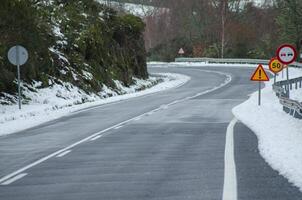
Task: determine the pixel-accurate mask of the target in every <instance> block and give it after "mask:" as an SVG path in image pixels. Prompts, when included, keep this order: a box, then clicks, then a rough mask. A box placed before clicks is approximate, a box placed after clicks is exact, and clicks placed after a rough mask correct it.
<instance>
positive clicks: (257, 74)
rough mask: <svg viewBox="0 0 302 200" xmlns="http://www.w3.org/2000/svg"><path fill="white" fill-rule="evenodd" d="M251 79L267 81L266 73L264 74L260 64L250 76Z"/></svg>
mask: <svg viewBox="0 0 302 200" xmlns="http://www.w3.org/2000/svg"><path fill="white" fill-rule="evenodd" d="M251 81H269V78H268V75H267V74H266V72H265V70H264V69H263V67H262V65H258V67H257V69H256V71H255V72H254V74H253V75H252V77H251Z"/></svg>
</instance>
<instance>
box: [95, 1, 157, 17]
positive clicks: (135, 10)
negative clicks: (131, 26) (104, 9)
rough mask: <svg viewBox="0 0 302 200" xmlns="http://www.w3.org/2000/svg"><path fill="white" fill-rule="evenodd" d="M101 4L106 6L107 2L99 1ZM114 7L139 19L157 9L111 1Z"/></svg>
mask: <svg viewBox="0 0 302 200" xmlns="http://www.w3.org/2000/svg"><path fill="white" fill-rule="evenodd" d="M97 1H98V2H99V3H101V4H106V0H97ZM110 3H111V5H112V6H114V7H121V8H122V9H124V10H125V11H126V12H128V13H131V14H133V15H136V16H138V17H144V16H148V15H150V14H151V13H153V12H154V11H155V9H156V8H155V7H153V6H147V5H139V4H133V3H119V2H116V1H110Z"/></svg>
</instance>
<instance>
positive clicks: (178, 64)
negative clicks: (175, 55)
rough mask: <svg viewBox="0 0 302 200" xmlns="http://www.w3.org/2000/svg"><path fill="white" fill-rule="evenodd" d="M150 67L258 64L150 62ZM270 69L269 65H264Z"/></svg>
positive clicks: (252, 65)
mask: <svg viewBox="0 0 302 200" xmlns="http://www.w3.org/2000/svg"><path fill="white" fill-rule="evenodd" d="M148 66H149V67H212V66H215V67H240V68H242V67H251V68H256V67H257V66H258V65H256V64H231V65H230V64H228V63H222V64H219V63H207V62H169V63H166V62H148ZM263 67H264V68H266V69H268V65H263Z"/></svg>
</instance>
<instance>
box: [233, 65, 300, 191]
mask: <svg viewBox="0 0 302 200" xmlns="http://www.w3.org/2000/svg"><path fill="white" fill-rule="evenodd" d="M289 72H290V78H295V77H301V76H302V70H301V69H292V68H290V69H289ZM278 80H281V75H280V76H279V77H278V79H277V81H278ZM272 83H273V80H271V81H270V82H267V83H266V85H265V88H264V89H262V102H261V106H260V107H259V106H258V93H257V92H255V93H253V94H252V95H251V97H250V98H249V99H248V100H247V101H246V102H244V103H242V104H241V105H238V106H237V107H235V108H233V114H234V115H235V117H236V118H237V119H239V120H240V121H241V122H243V123H244V124H246V125H247V126H248V127H249V128H250V129H252V130H253V131H254V132H255V134H256V135H257V137H258V145H259V146H258V147H259V150H260V154H261V155H262V157H263V158H264V159H265V160H266V162H267V163H269V164H270V165H271V166H272V168H273V169H275V170H277V171H278V172H279V173H280V174H281V175H283V176H284V177H286V178H287V179H288V180H289V181H290V182H291V183H293V184H294V185H296V186H297V187H299V188H300V190H301V191H302V168H301V166H302V121H301V120H299V119H295V118H293V117H292V116H290V115H288V114H286V113H285V112H284V111H283V110H282V106H281V104H280V103H279V100H278V98H277V97H276V95H275V93H274V92H273V90H272ZM291 94H292V95H294V96H295V98H296V99H300V100H302V89H298V90H292V91H291ZM291 98H292V96H291Z"/></svg>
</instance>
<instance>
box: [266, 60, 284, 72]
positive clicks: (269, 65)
mask: <svg viewBox="0 0 302 200" xmlns="http://www.w3.org/2000/svg"><path fill="white" fill-rule="evenodd" d="M274 60H278V61H279V62H281V61H280V60H279V59H278V58H277V57H274V58H272V59H271V60H270V61H269V63H268V67H269V69H270V70H271V72H273V73H274V74H278V73H279V72H281V71H282V70H283V67H284V66H282V69H281V70H280V71H278V72H275V71H273V70H272V67H271V64H272V62H273V61H274ZM281 64H282V63H281Z"/></svg>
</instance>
